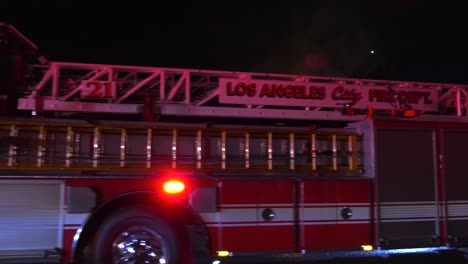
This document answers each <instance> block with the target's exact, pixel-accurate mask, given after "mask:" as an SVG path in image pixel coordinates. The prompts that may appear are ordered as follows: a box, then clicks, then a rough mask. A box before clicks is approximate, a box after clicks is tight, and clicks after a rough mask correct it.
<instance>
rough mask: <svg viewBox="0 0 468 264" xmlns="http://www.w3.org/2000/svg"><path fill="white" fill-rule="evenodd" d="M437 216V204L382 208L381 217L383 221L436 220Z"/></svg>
mask: <svg viewBox="0 0 468 264" xmlns="http://www.w3.org/2000/svg"><path fill="white" fill-rule="evenodd" d="M436 216H437V207H436V204H435V203H432V204H419V205H414V203H413V204H405V205H391V206H380V217H381V219H382V220H385V219H396V218H435V217H436Z"/></svg>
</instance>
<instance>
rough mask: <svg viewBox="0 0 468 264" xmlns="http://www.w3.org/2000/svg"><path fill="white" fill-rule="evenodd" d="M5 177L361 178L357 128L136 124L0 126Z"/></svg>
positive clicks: (0, 161)
mask: <svg viewBox="0 0 468 264" xmlns="http://www.w3.org/2000/svg"><path fill="white" fill-rule="evenodd" d="M0 147H1V152H0V164H1V165H0V167H1V168H2V169H3V171H5V172H6V171H19V172H21V171H27V170H35V171H37V170H39V171H40V170H43V171H47V170H49V171H78V172H83V171H100V172H106V171H112V172H113V173H115V172H116V171H120V172H125V171H133V172H134V171H142V172H144V171H148V172H149V171H154V170H158V169H178V170H184V169H187V170H190V171H200V172H203V171H205V172H215V171H220V172H229V171H231V172H232V171H251V172H255V171H257V172H258V171H264V172H265V171H266V172H270V173H273V172H275V173H276V172H289V173H291V172H292V173H306V174H310V175H329V174H332V175H341V176H343V175H351V176H352V175H360V174H361V170H362V165H361V164H362V162H361V151H362V150H361V136H360V134H358V133H356V132H353V131H352V130H346V129H340V130H337V129H336V130H335V131H332V130H329V131H324V130H320V129H318V130H313V131H308V130H306V129H304V128H287V129H286V128H266V127H261V126H258V127H249V128H245V127H240V126H222V127H218V126H215V125H213V126H208V127H207V126H203V125H192V126H188V125H187V124H174V123H171V124H162V123H146V122H133V123H127V124H122V122H119V123H117V122H114V123H113V122H110V121H109V122H108V121H106V122H105V123H102V124H99V123H96V124H90V123H87V122H86V121H63V120H47V121H46V120H42V121H37V120H24V121H20V120H15V121H0Z"/></svg>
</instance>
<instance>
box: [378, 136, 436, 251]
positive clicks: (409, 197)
mask: <svg viewBox="0 0 468 264" xmlns="http://www.w3.org/2000/svg"><path fill="white" fill-rule="evenodd" d="M434 137H435V132H434V130H433V129H417V128H378V129H377V132H376V150H377V151H376V155H377V156H376V157H377V175H376V176H377V185H378V186H377V188H378V205H377V206H378V221H379V224H378V233H379V234H378V235H379V239H380V243H381V246H383V247H401V246H408V247H414V246H430V245H434V244H437V243H438V239H437V238H438V235H439V231H438V229H437V223H438V219H439V216H440V212H439V210H438V209H437V206H436V200H437V195H436V192H435V189H436V183H435V179H436V174H435V173H436V172H435V164H434V163H435V154H434V151H435V144H434V140H435V139H434Z"/></svg>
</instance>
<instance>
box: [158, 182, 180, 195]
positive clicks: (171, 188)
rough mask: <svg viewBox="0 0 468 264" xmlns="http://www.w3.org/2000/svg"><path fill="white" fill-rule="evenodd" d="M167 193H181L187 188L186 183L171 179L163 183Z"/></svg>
mask: <svg viewBox="0 0 468 264" xmlns="http://www.w3.org/2000/svg"><path fill="white" fill-rule="evenodd" d="M163 188H164V191H165V192H166V193H170V194H175V193H180V192H182V191H183V190H184V189H185V184H184V183H183V182H181V181H179V180H169V181H166V182H165V183H164V185H163Z"/></svg>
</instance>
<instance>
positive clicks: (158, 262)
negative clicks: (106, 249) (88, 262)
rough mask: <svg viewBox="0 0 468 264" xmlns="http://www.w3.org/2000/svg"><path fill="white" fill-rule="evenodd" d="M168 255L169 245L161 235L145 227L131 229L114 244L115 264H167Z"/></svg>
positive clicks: (122, 234) (117, 238)
mask: <svg viewBox="0 0 468 264" xmlns="http://www.w3.org/2000/svg"><path fill="white" fill-rule="evenodd" d="M167 254H168V251H167V245H166V242H165V241H164V240H163V238H162V237H161V235H159V234H158V233H156V232H154V231H153V230H150V229H148V228H145V227H133V228H130V229H128V230H126V231H124V232H122V233H120V234H119V235H118V236H117V237H116V239H115V240H114V242H113V243H112V259H113V262H114V263H115V264H121V263H122V264H123V263H124V264H146V263H148V264H165V263H167V258H168V256H167Z"/></svg>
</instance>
